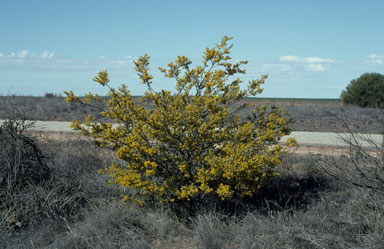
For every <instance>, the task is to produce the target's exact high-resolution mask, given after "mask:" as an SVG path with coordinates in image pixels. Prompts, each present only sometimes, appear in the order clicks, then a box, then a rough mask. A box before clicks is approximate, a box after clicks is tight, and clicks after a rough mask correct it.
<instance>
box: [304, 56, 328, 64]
mask: <svg viewBox="0 0 384 249" xmlns="http://www.w3.org/2000/svg"><path fill="white" fill-rule="evenodd" d="M303 60H304V62H306V63H326V62H329V63H333V62H335V61H334V60H332V59H325V58H319V57H306V58H303Z"/></svg>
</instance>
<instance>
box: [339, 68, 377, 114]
mask: <svg viewBox="0 0 384 249" xmlns="http://www.w3.org/2000/svg"><path fill="white" fill-rule="evenodd" d="M341 99H342V101H343V103H345V104H352V105H358V106H361V107H376V108H384V75H382V74H379V73H365V74H363V75H361V76H360V77H359V78H357V79H354V80H352V81H351V83H350V84H349V85H348V86H347V88H346V90H344V91H343V92H342V93H341Z"/></svg>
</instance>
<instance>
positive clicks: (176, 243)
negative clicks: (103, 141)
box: [0, 130, 384, 249]
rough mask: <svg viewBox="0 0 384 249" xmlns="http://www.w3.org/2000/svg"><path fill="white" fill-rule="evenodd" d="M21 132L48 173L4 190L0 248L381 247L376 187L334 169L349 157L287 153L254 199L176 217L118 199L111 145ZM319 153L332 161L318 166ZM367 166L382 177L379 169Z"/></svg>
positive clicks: (383, 219)
mask: <svg viewBox="0 0 384 249" xmlns="http://www.w3.org/2000/svg"><path fill="white" fill-rule="evenodd" d="M27 131H28V130H27ZM27 131H23V132H22V134H24V135H25V136H29V139H31V140H33V141H34V143H35V146H37V147H38V148H39V151H40V152H41V154H42V155H44V158H45V165H46V166H47V167H48V168H49V172H50V177H49V178H45V177H42V180H41V181H40V182H39V183H36V182H35V183H31V184H28V185H25V186H24V187H22V188H21V187H19V188H18V189H15V190H13V191H11V190H5V189H4V188H2V189H1V193H2V196H3V197H2V199H1V203H0V247H1V248H6V249H8V248H14V249H16V248H17V249H19V248H25V249H27V248H28V249H29V248H58V249H61V248H62V249H68V248H207V249H208V248H287V249H288V248H380V247H381V246H382V245H383V243H384V240H383V238H384V234H383V231H384V227H383V224H384V210H383V206H384V205H383V204H384V197H383V195H382V191H381V190H380V189H372V188H371V187H370V186H363V185H362V184H361V182H360V181H361V178H359V177H358V178H356V179H351V178H349V177H347V175H345V174H344V173H342V174H340V171H338V170H342V169H344V170H345V172H346V173H348V172H349V170H350V168H351V166H352V167H354V163H353V162H354V161H351V160H355V159H354V158H352V159H350V160H349V161H346V159H348V157H345V158H340V157H332V158H330V157H327V158H323V157H320V158H319V157H318V156H316V155H296V154H287V155H286V156H285V157H284V160H283V163H282V165H280V166H278V167H277V170H279V172H280V174H281V177H280V178H277V179H275V180H273V181H271V182H269V183H268V184H267V185H265V186H264V188H263V191H261V192H259V193H258V195H257V198H255V199H257V200H258V201H255V202H254V203H252V204H249V203H248V204H247V205H244V204H241V203H238V206H237V207H236V208H235V209H234V210H235V212H232V213H229V212H228V209H227V210H223V209H217V208H214V207H206V208H201V209H200V210H198V212H196V213H195V214H194V215H193V216H189V217H188V218H187V219H185V218H184V219H181V218H180V216H179V214H178V213H177V212H174V211H173V209H170V208H168V207H167V205H163V206H161V207H160V206H151V205H144V206H139V205H137V204H134V203H129V202H127V203H123V202H122V201H121V196H122V195H123V194H126V192H127V191H128V189H125V188H123V187H119V186H118V185H111V186H108V185H106V182H107V178H106V177H105V176H103V175H99V174H97V169H100V168H104V167H106V166H107V165H110V164H112V163H113V162H115V161H116V160H118V159H117V158H116V157H115V156H114V154H113V153H111V152H110V151H109V150H106V149H101V148H97V147H95V146H94V145H93V143H92V142H91V141H89V140H87V139H84V138H81V137H78V138H76V139H74V138H67V137H65V136H64V135H62V136H63V137H61V139H60V140H57V138H54V139H53V137H49V135H47V134H33V137H32V134H28V132H27ZM18 134H19V133H18ZM3 148H4V147H1V149H2V150H3ZM379 149H380V150H379ZM376 150H377V151H376V152H380V151H382V148H376ZM357 156H358V155H357ZM325 159H332V164H329V165H325V164H323V162H324V160H325ZM360 159H362V160H365V159H364V157H359V160H360ZM372 160H373V159H372ZM374 160H377V164H371V165H373V166H374V165H377V166H378V167H379V166H380V165H381V166H382V165H383V160H382V159H381V157H375V159H374ZM380 160H381V161H380ZM347 162H348V163H347ZM361 162H362V161H359V163H361ZM372 162H373V161H372ZM380 163H381V164H380ZM336 164H337V167H335V165H336ZM359 165H361V166H363V164H359ZM324 167H325V168H324ZM325 169H327V170H325ZM331 169H334V170H331ZM330 170H331V171H330ZM329 173H333V174H334V175H331V174H329ZM336 173H337V174H336ZM367 174H369V175H368V176H371V177H375V174H379V175H377V176H381V177H382V175H380V174H381V173H380V171H379V170H372V171H369V172H367ZM344 175H345V177H340V176H344ZM335 176H337V177H335ZM352 180H353V181H352ZM356 180H357V181H358V182H357V184H355V181H356ZM379 182H380V181H379ZM379 182H376V183H379ZM147 203H150V202H147ZM223 235H225V236H223Z"/></svg>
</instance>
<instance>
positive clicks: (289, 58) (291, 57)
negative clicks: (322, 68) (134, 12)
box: [279, 55, 301, 62]
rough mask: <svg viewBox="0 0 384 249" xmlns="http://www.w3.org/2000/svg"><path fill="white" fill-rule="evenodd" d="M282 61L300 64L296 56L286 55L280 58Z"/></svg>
mask: <svg viewBox="0 0 384 249" xmlns="http://www.w3.org/2000/svg"><path fill="white" fill-rule="evenodd" d="M279 59H280V60H281V61H289V62H300V60H301V59H300V58H299V57H297V56H294V55H285V56H280V58H279Z"/></svg>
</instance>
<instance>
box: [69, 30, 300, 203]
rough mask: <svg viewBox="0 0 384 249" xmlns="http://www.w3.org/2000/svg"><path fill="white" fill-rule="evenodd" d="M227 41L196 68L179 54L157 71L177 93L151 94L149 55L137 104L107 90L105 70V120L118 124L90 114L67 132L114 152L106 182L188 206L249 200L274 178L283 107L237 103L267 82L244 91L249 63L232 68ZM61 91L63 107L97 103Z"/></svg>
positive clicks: (101, 78)
mask: <svg viewBox="0 0 384 249" xmlns="http://www.w3.org/2000/svg"><path fill="white" fill-rule="evenodd" d="M230 39H231V38H229V37H226V36H225V37H223V39H222V41H221V43H220V44H216V46H215V47H214V48H212V49H210V48H207V49H206V50H205V52H204V55H203V61H202V65H201V66H196V67H195V68H192V62H191V61H190V60H189V59H188V58H187V57H185V56H178V57H177V59H176V61H175V62H171V63H169V64H168V69H165V68H159V70H160V71H161V72H162V73H163V74H164V76H165V77H167V78H173V79H174V80H175V81H176V89H175V90H176V91H175V93H171V92H170V91H167V90H161V91H159V92H156V91H154V90H153V88H152V79H153V77H152V75H151V74H150V73H149V56H148V55H144V56H143V57H140V58H139V59H138V60H137V61H135V62H134V64H135V69H136V71H137V73H138V76H139V78H140V79H141V83H142V84H145V85H146V86H147V89H148V90H147V91H146V92H145V95H144V96H143V97H142V98H140V99H139V100H138V102H139V103H137V101H135V99H133V96H132V95H131V94H130V91H129V90H128V89H127V86H125V85H122V86H121V87H119V88H118V89H117V90H116V89H114V88H112V87H110V86H109V85H108V82H109V76H108V73H107V71H102V72H99V74H98V76H97V77H95V78H94V81H95V82H97V83H99V84H100V85H102V86H106V87H108V88H109V93H108V95H109V97H110V98H109V99H107V100H106V103H107V106H108V107H109V109H107V110H103V111H102V115H103V116H105V117H108V118H110V119H111V120H112V121H113V122H114V123H115V125H113V124H111V123H94V122H93V120H94V118H93V117H92V116H89V117H88V118H87V120H86V121H85V122H81V121H74V122H73V124H72V127H73V128H74V129H75V130H78V131H80V132H81V133H83V134H84V135H87V136H91V137H93V138H94V139H95V142H96V144H97V145H98V146H100V147H108V148H111V149H112V150H114V151H115V152H116V154H117V155H118V157H119V159H120V160H121V161H122V162H120V163H115V164H113V165H111V166H110V167H108V168H106V169H104V170H100V173H103V174H107V175H109V177H110V178H111V181H110V183H111V184H120V185H123V186H125V187H128V188H133V189H135V190H136V192H137V194H138V195H139V196H140V195H143V196H151V197H152V198H155V200H157V201H159V202H168V203H181V202H183V203H186V202H189V203H191V202H192V201H195V202H200V201H204V200H207V198H214V199H217V200H220V199H221V200H225V199H233V198H240V199H241V198H244V197H252V196H253V194H254V193H255V192H257V191H258V190H259V189H260V188H261V187H262V186H263V185H265V184H266V183H267V182H268V181H269V180H270V179H271V178H273V177H275V176H276V175H277V173H276V172H275V171H274V168H275V166H276V165H279V164H280V163H281V155H282V152H283V148H282V146H281V145H280V144H279V140H280V138H281V137H282V136H284V135H288V134H289V133H290V129H289V127H288V126H289V124H290V122H289V121H288V120H287V119H286V118H285V111H284V110H282V109H280V108H277V107H271V108H267V107H265V106H261V107H259V106H256V105H249V104H239V101H240V100H241V99H243V98H244V97H247V96H255V95H257V94H259V93H261V92H262V91H263V89H262V88H261V85H262V84H263V83H264V80H265V79H266V78H267V76H266V75H264V76H262V77H261V79H259V80H251V81H249V83H248V87H247V88H246V89H242V88H241V87H240V86H241V83H242V80H240V78H238V77H235V76H236V75H237V74H245V70H243V69H241V66H242V65H244V64H247V61H240V62H238V63H235V64H232V63H230V62H229V61H230V60H231V57H230V56H229V54H230V49H231V46H229V45H227V42H228V40H230ZM64 93H65V94H66V95H67V98H66V100H67V101H70V102H77V103H79V104H90V105H92V104H93V103H94V102H93V101H94V100H98V99H99V97H98V96H97V95H93V94H91V93H89V94H87V95H86V96H85V97H84V98H79V97H76V96H75V95H74V93H73V92H72V91H71V92H64ZM244 113H248V114H247V115H245V114H244ZM288 144H290V145H293V144H295V140H294V139H290V140H288ZM132 198H134V197H133V196H125V199H132Z"/></svg>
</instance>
